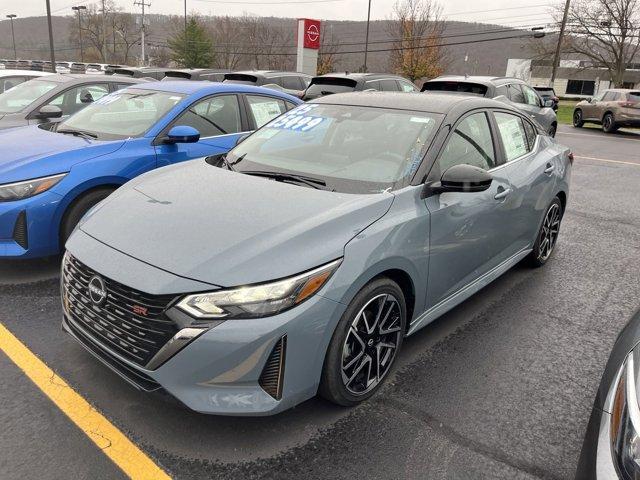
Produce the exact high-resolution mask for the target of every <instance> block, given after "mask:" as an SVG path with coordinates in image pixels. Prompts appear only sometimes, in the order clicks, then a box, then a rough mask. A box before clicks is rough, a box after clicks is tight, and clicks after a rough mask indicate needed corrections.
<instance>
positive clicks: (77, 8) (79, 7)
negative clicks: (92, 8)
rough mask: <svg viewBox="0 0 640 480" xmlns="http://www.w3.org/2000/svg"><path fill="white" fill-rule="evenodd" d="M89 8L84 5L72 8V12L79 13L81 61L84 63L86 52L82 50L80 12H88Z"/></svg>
mask: <svg viewBox="0 0 640 480" xmlns="http://www.w3.org/2000/svg"><path fill="white" fill-rule="evenodd" d="M86 9H87V7H85V6H84V5H77V6H75V7H71V10H75V11H76V12H78V39H79V41H80V61H81V62H82V63H84V51H83V49H82V20H81V18H80V12H81V11H82V10H86Z"/></svg>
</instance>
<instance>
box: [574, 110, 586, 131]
mask: <svg viewBox="0 0 640 480" xmlns="http://www.w3.org/2000/svg"><path fill="white" fill-rule="evenodd" d="M583 125H584V120H583V118H582V110H580V109H577V110H574V111H573V126H574V127H576V128H582V126H583Z"/></svg>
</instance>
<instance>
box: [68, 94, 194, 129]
mask: <svg viewBox="0 0 640 480" xmlns="http://www.w3.org/2000/svg"><path fill="white" fill-rule="evenodd" d="M183 98H184V95H181V94H178V93H173V92H159V91H155V90H142V89H136V88H127V89H124V90H119V91H117V92H114V93H112V94H110V95H106V96H104V97H102V98H101V99H99V100H97V101H95V102H93V103H92V104H91V105H89V106H88V107H86V108H85V109H83V110H80V111H79V112H78V113H76V114H75V115H73V116H71V117H69V118H68V119H67V120H65V121H64V122H61V123H59V124H58V128H57V130H58V131H60V130H80V131H84V132H90V133H92V134H94V135H96V136H97V138H98V139H100V140H116V139H120V138H129V137H139V136H141V135H143V134H144V133H145V132H146V131H147V130H149V129H150V128H151V127H152V126H153V125H154V124H155V123H156V122H157V121H158V120H160V119H161V118H162V117H163V116H164V115H165V114H166V113H167V112H168V111H169V110H171V109H172V108H173V107H174V106H175V105H176V104H177V103H178V102H179V101H180V100H182V99H183Z"/></svg>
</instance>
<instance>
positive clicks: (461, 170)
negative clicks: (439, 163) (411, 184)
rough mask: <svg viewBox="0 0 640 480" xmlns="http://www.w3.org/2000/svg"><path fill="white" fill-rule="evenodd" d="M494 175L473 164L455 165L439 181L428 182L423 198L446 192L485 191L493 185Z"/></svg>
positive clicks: (423, 191)
mask: <svg viewBox="0 0 640 480" xmlns="http://www.w3.org/2000/svg"><path fill="white" fill-rule="evenodd" d="M492 181H493V177H492V176H491V174H490V173H489V172H487V171H486V170H483V169H482V168H480V167H474V166H473V165H454V166H453V167H450V168H448V169H447V170H446V171H445V172H444V173H443V174H442V178H441V179H440V181H439V182H427V183H425V184H424V188H423V189H422V194H421V195H420V196H421V198H427V197H432V196H434V195H439V194H440V193H444V192H459V193H467V192H483V191H485V190H487V189H488V188H489V187H490V186H491V182H492Z"/></svg>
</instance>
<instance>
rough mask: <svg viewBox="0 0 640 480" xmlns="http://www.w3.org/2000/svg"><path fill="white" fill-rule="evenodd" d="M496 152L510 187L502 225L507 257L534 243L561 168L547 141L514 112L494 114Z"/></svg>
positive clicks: (497, 112) (530, 124) (526, 120)
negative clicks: (499, 153) (507, 237)
mask: <svg viewBox="0 0 640 480" xmlns="http://www.w3.org/2000/svg"><path fill="white" fill-rule="evenodd" d="M493 116H494V119H495V125H496V130H497V131H498V135H497V137H498V141H499V148H500V149H501V150H502V157H503V158H504V161H505V164H504V166H503V167H502V169H503V170H504V171H505V172H506V174H507V176H508V178H509V181H510V184H511V187H510V191H509V194H508V196H507V198H506V200H505V202H506V205H509V206H510V208H509V209H508V210H507V212H506V215H505V218H504V223H505V226H507V225H508V230H509V232H508V234H509V235H510V236H511V237H512V240H511V241H512V245H511V247H510V253H511V254H515V253H516V252H518V251H521V250H522V249H525V248H529V247H531V245H532V244H533V241H534V240H535V235H536V232H537V231H538V227H539V222H540V221H541V219H542V215H543V213H544V211H545V209H546V208H547V206H548V204H549V202H550V201H551V200H550V198H551V197H550V196H551V195H553V192H554V191H555V190H554V181H555V180H554V178H555V177H554V175H553V173H554V170H555V169H556V168H560V164H559V163H558V164H557V162H556V161H555V159H554V157H553V153H551V150H550V149H548V148H546V145H547V142H548V140H547V138H546V137H545V136H540V135H538V132H537V129H536V128H535V127H534V125H533V124H532V123H531V122H530V121H529V120H528V119H526V118H525V117H524V116H521V115H518V114H516V113H514V112H507V111H494V112H493ZM505 230H506V229H505Z"/></svg>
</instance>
